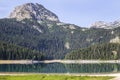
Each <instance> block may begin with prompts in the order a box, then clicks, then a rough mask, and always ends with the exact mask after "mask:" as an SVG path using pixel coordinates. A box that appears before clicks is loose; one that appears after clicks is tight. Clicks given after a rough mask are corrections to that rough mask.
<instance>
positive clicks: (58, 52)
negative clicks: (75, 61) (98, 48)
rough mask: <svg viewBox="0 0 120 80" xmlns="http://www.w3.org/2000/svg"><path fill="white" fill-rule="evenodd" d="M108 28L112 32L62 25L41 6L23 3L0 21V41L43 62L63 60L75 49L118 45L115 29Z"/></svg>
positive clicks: (118, 30) (119, 35)
mask: <svg viewBox="0 0 120 80" xmlns="http://www.w3.org/2000/svg"><path fill="white" fill-rule="evenodd" d="M43 13H44V14H43ZM53 18H54V19H53ZM111 27H116V28H112V29H104V28H83V27H79V26H77V25H74V24H68V23H64V22H61V21H59V19H58V17H57V16H56V15H55V14H54V13H53V12H51V11H49V10H47V9H46V8H45V7H43V6H42V5H40V4H33V3H26V4H23V5H20V6H17V7H16V8H15V10H14V11H13V12H11V14H10V17H9V18H4V19H0V40H1V41H4V42H7V43H9V44H15V45H18V46H21V47H26V48H29V49H31V50H37V51H40V52H42V53H43V54H44V55H45V57H46V59H63V58H64V57H65V55H66V54H67V53H70V52H71V51H73V50H77V49H79V48H86V47H89V46H92V45H96V44H101V43H120V27H119V25H117V26H116V25H115V24H114V26H111Z"/></svg>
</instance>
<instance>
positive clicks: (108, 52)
mask: <svg viewBox="0 0 120 80" xmlns="http://www.w3.org/2000/svg"><path fill="white" fill-rule="evenodd" d="M65 58H66V59H73V60H74V59H99V60H115V59H120V44H113V43H106V44H99V45H94V46H90V47H88V48H83V49H78V50H75V51H72V52H71V53H69V54H67V55H66V57H65Z"/></svg>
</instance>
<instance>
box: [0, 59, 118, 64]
mask: <svg viewBox="0 0 120 80" xmlns="http://www.w3.org/2000/svg"><path fill="white" fill-rule="evenodd" d="M33 63H65V64H75V63H78V64H95V63H120V60H44V61H35V60H34V61H33V60H0V64H33Z"/></svg>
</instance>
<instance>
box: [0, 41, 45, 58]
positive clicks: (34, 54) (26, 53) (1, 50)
mask: <svg viewBox="0 0 120 80" xmlns="http://www.w3.org/2000/svg"><path fill="white" fill-rule="evenodd" d="M44 57H45V56H43V54H42V53H41V52H39V51H35V50H30V49H28V48H24V47H20V46H17V45H14V44H8V43H5V42H2V41H0V60H23V59H24V60H25V59H30V60H33V59H34V60H43V59H44Z"/></svg>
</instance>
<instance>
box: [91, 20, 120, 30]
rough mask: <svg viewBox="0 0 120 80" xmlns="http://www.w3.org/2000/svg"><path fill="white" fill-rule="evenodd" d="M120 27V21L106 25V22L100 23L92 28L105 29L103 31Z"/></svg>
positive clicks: (96, 23)
mask: <svg viewBox="0 0 120 80" xmlns="http://www.w3.org/2000/svg"><path fill="white" fill-rule="evenodd" d="M117 27H120V20H116V21H114V22H109V23H106V22H104V21H98V22H95V23H94V24H92V25H91V28H103V29H114V28H117Z"/></svg>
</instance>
